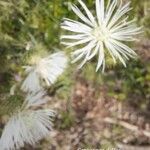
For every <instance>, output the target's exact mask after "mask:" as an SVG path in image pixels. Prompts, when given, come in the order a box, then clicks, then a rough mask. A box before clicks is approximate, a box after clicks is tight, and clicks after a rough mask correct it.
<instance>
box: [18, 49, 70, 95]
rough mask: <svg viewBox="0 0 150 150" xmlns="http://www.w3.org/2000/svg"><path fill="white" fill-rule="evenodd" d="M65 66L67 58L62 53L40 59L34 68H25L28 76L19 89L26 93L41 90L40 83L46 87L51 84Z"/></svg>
mask: <svg viewBox="0 0 150 150" xmlns="http://www.w3.org/2000/svg"><path fill="white" fill-rule="evenodd" d="M66 66H67V57H66V56H65V54H64V53H63V52H58V53H54V54H52V55H50V56H48V57H46V58H42V59H41V60H40V61H38V62H37V63H36V64H35V65H34V66H26V67H25V68H26V72H27V73H28V76H27V77H26V79H25V81H24V82H23V84H22V87H21V89H22V90H23V91H26V92H37V91H39V90H41V89H42V86H41V81H42V80H44V81H45V83H46V84H47V86H50V85H51V84H53V83H54V82H55V81H56V79H57V78H58V76H59V75H61V74H62V72H63V71H64V69H65V68H66Z"/></svg>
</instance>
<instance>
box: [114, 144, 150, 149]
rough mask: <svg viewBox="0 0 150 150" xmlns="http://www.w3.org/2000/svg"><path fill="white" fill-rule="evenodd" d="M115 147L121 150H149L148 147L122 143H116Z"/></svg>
mask: <svg viewBox="0 0 150 150" xmlns="http://www.w3.org/2000/svg"><path fill="white" fill-rule="evenodd" d="M116 145H117V147H118V148H119V149H121V150H150V146H132V145H128V144H122V143H117V144H116Z"/></svg>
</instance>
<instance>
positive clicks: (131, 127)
mask: <svg viewBox="0 0 150 150" xmlns="http://www.w3.org/2000/svg"><path fill="white" fill-rule="evenodd" d="M103 121H104V122H107V123H110V124H117V125H120V126H122V127H124V128H126V129H129V130H131V131H134V132H137V133H140V134H143V135H145V136H146V137H150V132H149V131H147V130H142V129H139V128H138V127H137V126H135V125H132V124H129V123H127V122H125V121H121V120H118V119H114V118H110V117H106V118H104V120H103Z"/></svg>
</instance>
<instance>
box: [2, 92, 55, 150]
mask: <svg viewBox="0 0 150 150" xmlns="http://www.w3.org/2000/svg"><path fill="white" fill-rule="evenodd" d="M44 94H45V93H44V92H43V91H41V92H39V93H37V94H35V95H30V94H29V95H28V96H27V98H26V101H25V106H24V109H23V110H20V111H19V112H18V113H16V114H14V115H13V116H12V117H11V118H10V119H9V121H8V122H7V124H6V126H5V127H4V130H3V133H2V136H1V138H0V150H18V149H20V148H21V147H24V145H25V144H29V145H32V146H33V145H35V143H37V142H38V141H39V140H41V139H43V138H44V137H46V136H47V135H48V134H49V131H50V130H51V129H52V117H54V116H55V113H54V111H53V110H51V109H37V110H32V109H31V107H33V106H34V107H36V106H41V105H42V104H44V103H46V99H44ZM42 100H43V101H42Z"/></svg>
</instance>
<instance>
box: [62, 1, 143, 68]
mask: <svg viewBox="0 0 150 150" xmlns="http://www.w3.org/2000/svg"><path fill="white" fill-rule="evenodd" d="M78 1H79V3H80V5H81V6H82V8H83V9H84V11H85V14H86V15H84V14H83V13H82V12H81V10H80V9H79V8H78V7H77V6H76V5H71V8H72V10H73V11H74V13H75V14H76V15H77V16H78V17H79V18H80V19H81V22H79V21H75V20H72V19H68V18H65V19H64V22H63V23H62V26H61V27H62V28H63V29H65V30H68V31H71V32H73V34H71V35H63V36H62V37H61V39H62V40H63V42H62V44H64V45H66V46H68V47H74V46H81V45H82V48H78V49H77V50H75V51H74V52H72V57H73V58H74V60H73V62H77V61H78V60H80V59H83V61H82V63H81V65H80V67H82V66H83V65H84V64H85V63H86V62H87V61H88V60H90V59H92V58H93V57H94V56H95V55H96V54H98V63H97V68H96V70H98V69H99V68H100V67H102V68H103V70H104V69H105V56H106V55H107V54H109V55H110V56H111V57H112V58H113V61H114V63H116V60H117V59H118V60H120V61H121V62H122V64H123V65H124V66H126V62H125V60H128V59H129V57H134V56H136V53H135V52H134V51H133V50H132V49H131V48H129V47H128V46H127V45H125V44H124V43H123V42H124V41H134V40H135V38H133V36H135V35H137V34H139V33H140V30H141V28H138V27H136V25H135V23H134V22H135V20H131V21H128V16H127V15H126V14H127V13H128V12H129V11H130V10H131V8H130V7H129V4H130V3H127V4H125V5H122V3H121V2H120V5H119V6H118V0H109V1H108V3H107V6H106V7H105V4H104V0H96V1H95V3H96V17H94V16H93V14H92V13H91V12H90V11H89V9H88V8H87V6H86V5H85V4H84V3H83V2H82V1H81V0H78ZM66 40H67V41H66Z"/></svg>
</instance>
